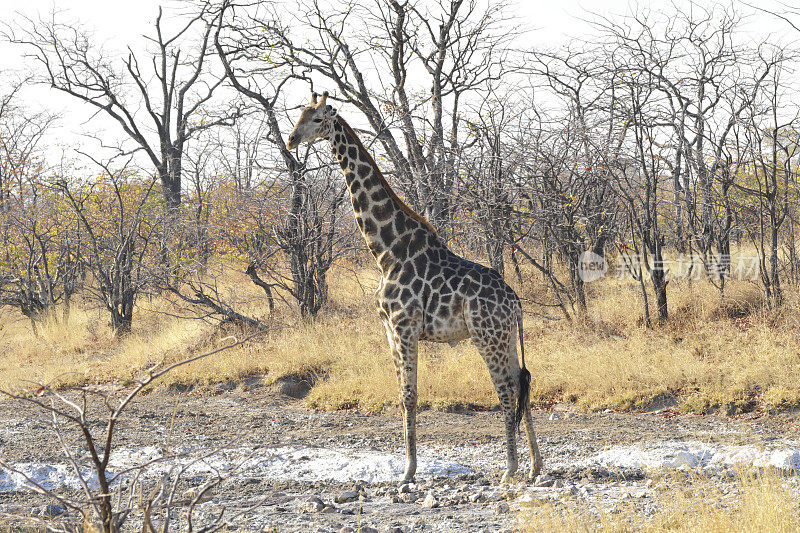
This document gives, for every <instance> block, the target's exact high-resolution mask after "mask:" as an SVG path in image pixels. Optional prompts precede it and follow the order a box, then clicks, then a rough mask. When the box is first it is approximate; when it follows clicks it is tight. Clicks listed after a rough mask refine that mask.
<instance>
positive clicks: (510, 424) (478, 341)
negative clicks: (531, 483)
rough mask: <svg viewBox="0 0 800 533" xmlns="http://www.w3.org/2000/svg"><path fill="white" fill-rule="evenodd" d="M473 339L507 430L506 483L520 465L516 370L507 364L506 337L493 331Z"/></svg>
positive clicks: (504, 478)
mask: <svg viewBox="0 0 800 533" xmlns="http://www.w3.org/2000/svg"><path fill="white" fill-rule="evenodd" d="M506 337H508V336H506ZM472 342H473V344H475V347H476V348H477V349H478V352H480V354H481V357H483V360H484V361H485V362H486V366H487V367H488V368H489V375H490V376H491V378H492V383H493V384H494V388H495V390H496V391H497V398H498V399H499V400H500V406H501V408H502V409H503V420H504V423H505V430H506V471H505V472H504V473H503V478H502V482H503V483H506V482H508V481H510V480H511V478H513V477H514V474H515V473H516V471H517V468H518V467H519V456H518V455H517V424H516V411H517V410H516V399H517V391H516V388H517V384H516V378H517V377H518V374H517V373H512V368H511V365H510V364H509V360H508V353H509V350H508V339H507V338H506V339H505V340H501V339H498V338H497V337H496V336H494V335H475V336H473V339H472ZM512 376H513V377H512Z"/></svg>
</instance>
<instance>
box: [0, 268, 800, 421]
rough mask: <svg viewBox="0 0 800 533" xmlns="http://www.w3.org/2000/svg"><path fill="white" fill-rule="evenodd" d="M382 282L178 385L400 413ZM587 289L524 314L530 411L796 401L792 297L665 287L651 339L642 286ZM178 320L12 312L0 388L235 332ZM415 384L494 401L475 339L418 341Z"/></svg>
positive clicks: (444, 398) (777, 405)
mask: <svg viewBox="0 0 800 533" xmlns="http://www.w3.org/2000/svg"><path fill="white" fill-rule="evenodd" d="M226 283H227V284H228V285H229V286H230V290H231V292H232V293H235V294H236V296H237V298H238V302H239V309H241V310H242V311H243V312H246V313H249V314H252V315H255V316H261V317H262V318H264V317H265V315H266V312H267V311H266V302H265V301H264V300H263V294H261V293H260V292H259V290H258V289H257V288H255V287H253V286H252V285H251V284H250V282H249V281H248V280H247V279H246V278H245V277H244V276H243V275H242V274H241V273H237V272H233V271H231V272H230V273H229V277H228V278H227V279H226ZM376 284H377V278H376V275H375V272H374V271H372V270H366V271H364V272H360V273H359V274H358V277H356V276H355V275H354V274H353V273H351V272H349V271H346V270H334V271H333V273H332V275H331V278H330V294H331V303H330V305H329V306H328V308H326V309H324V310H323V312H322V314H321V315H320V317H319V318H317V319H316V320H315V321H313V322H311V323H308V322H303V321H301V320H300V319H299V317H298V316H296V314H294V313H293V312H292V310H291V309H290V308H288V307H287V306H285V305H284V306H280V307H279V308H278V310H277V311H276V315H275V316H274V317H272V318H271V319H270V320H271V324H273V326H274V331H272V332H270V333H269V334H268V335H267V336H265V337H263V338H261V339H259V340H258V341H253V342H252V343H250V344H248V345H244V346H241V347H239V348H238V349H234V350H230V351H228V352H226V353H224V354H220V355H219V356H218V357H214V358H207V359H204V360H202V361H199V362H197V363H196V364H193V365H190V366H187V367H185V368H182V369H181V370H180V371H179V372H175V373H174V374H172V375H170V377H169V379H170V380H172V382H175V381H179V382H182V383H193V384H201V385H202V384H207V383H214V382H219V381H227V380H238V379H241V378H243V377H245V376H249V375H253V374H259V375H264V376H265V381H266V382H267V383H271V382H274V381H276V380H278V379H280V378H282V377H285V376H297V375H303V376H313V377H314V378H315V379H314V380H312V381H313V382H314V386H313V388H312V389H311V391H310V394H309V395H308V397H307V399H306V401H307V402H308V403H309V404H310V405H312V406H314V407H317V408H338V407H343V406H360V407H362V408H364V409H378V408H380V407H382V406H384V405H386V404H390V403H394V402H396V398H397V386H396V378H395V374H394V369H393V366H392V363H391V358H390V356H389V353H388V347H387V342H386V338H385V334H384V330H383V327H382V325H381V324H380V321H379V319H378V318H377V315H376V313H375V310H374V309H375V308H374V296H373V291H374V287H375V286H376ZM517 289H518V291H519V292H520V294H521V295H523V296H524V297H526V298H530V299H532V300H541V299H543V298H544V297H546V294H545V291H546V287H545V285H544V283H542V282H541V280H538V279H537V277H536V276H531V278H530V281H526V285H525V286H524V287H517ZM587 291H588V293H589V298H590V301H589V316H588V317H587V318H586V319H585V320H576V321H574V322H572V323H570V322H566V321H564V320H552V317H543V316H542V314H545V315H546V314H548V313H547V312H544V313H541V311H540V310H539V309H537V308H536V307H535V306H534V305H533V304H530V305H529V304H526V318H525V344H526V349H525V353H526V362H527V365H528V367H529V368H530V370H531V373H532V374H533V383H532V395H531V397H532V400H533V401H534V403H538V404H547V403H551V402H554V401H570V402H575V404H576V405H577V406H578V407H579V408H582V409H587V410H594V409H604V408H613V409H631V408H632V409H641V408H646V407H648V406H649V405H651V404H653V402H654V400H658V401H663V400H664V398H669V399H670V400H671V401H673V402H676V403H677V405H678V406H680V407H681V408H683V409H685V410H688V411H694V412H705V411H708V410H711V409H716V408H718V407H725V408H726V409H728V410H730V409H732V408H735V409H741V410H747V409H753V408H762V409H770V410H772V409H785V408H789V407H794V406H797V405H800V372H797V368H800V349H799V347H800V345H799V344H798V342H797V339H798V334H800V312H799V311H800V309H799V306H798V298H797V295H796V294H789V295H788V297H787V300H788V301H787V303H786V305H785V306H784V307H783V308H781V309H780V310H777V311H771V310H768V309H767V308H766V307H765V305H764V302H763V298H762V297H761V294H760V292H759V291H758V288H757V287H756V286H754V285H753V284H751V283H748V282H732V283H730V284H729V288H728V290H727V296H726V299H725V300H721V299H720V296H719V292H718V291H717V290H716V289H715V288H714V287H713V286H711V285H710V284H708V283H707V282H704V281H694V282H686V281H681V280H675V281H673V282H671V284H670V298H671V299H670V314H671V319H670V321H669V322H668V323H667V324H665V325H664V326H661V327H659V328H655V329H652V330H648V329H645V328H644V327H643V325H642V324H643V320H642V315H641V308H642V306H641V305H640V298H641V296H640V294H639V288H638V285H637V284H636V283H635V282H632V281H629V280H616V279H605V280H601V281H598V282H595V283H592V284H589V285H588V286H587ZM165 310H167V311H170V313H168V314H165V313H163V311H165ZM176 314H178V313H175V312H174V309H173V308H172V307H171V305H170V303H169V302H167V301H165V300H161V299H158V298H153V299H152V300H142V301H141V302H140V303H139V305H138V307H137V310H136V317H135V322H134V330H133V333H132V334H131V335H130V336H128V337H127V338H125V339H123V340H116V339H114V337H113V335H112V334H111V331H110V329H109V324H108V320H107V318H106V316H105V315H104V314H103V313H101V312H100V311H98V310H91V309H82V308H80V307H78V308H76V309H74V310H73V312H72V314H71V316H70V320H69V321H68V322H66V323H63V322H58V321H48V322H47V323H46V324H45V325H44V327H43V328H40V329H41V332H40V335H39V336H38V337H35V336H34V335H33V333H32V331H31V328H30V325H29V323H28V322H27V321H26V320H23V319H22V317H20V316H18V315H16V314H14V313H13V312H9V311H4V312H3V314H1V315H0V386H2V387H5V388H9V387H11V388H18V387H24V386H25V384H26V383H27V382H29V381H39V382H51V381H54V382H55V383H59V384H64V385H67V384H75V383H85V382H102V381H108V380H125V379H128V378H130V377H131V376H133V375H134V374H135V373H136V372H137V371H138V370H141V369H142V368H146V367H148V366H150V365H153V364H156V363H158V362H161V361H170V360H174V359H177V358H179V357H183V356H186V355H188V354H190V353H193V352H195V351H197V350H201V349H205V348H208V347H209V346H210V345H214V344H215V343H220V342H222V341H223V340H224V338H225V337H226V336H228V335H232V334H233V335H235V334H238V333H237V332H236V331H221V332H220V331H217V330H216V329H215V328H214V327H213V326H211V325H209V324H206V323H205V322H201V321H198V320H191V319H188V318H179V317H178V316H175V315H176ZM239 333H240V332H239ZM418 376H419V391H420V402H421V403H423V404H429V405H433V406H446V405H453V404H474V405H481V406H489V405H493V404H494V403H495V402H496V398H495V395H494V390H493V388H492V384H491V382H490V380H489V376H488V372H487V370H486V367H485V365H484V364H483V362H482V360H481V358H480V356H479V355H478V354H477V352H476V351H475V350H474V348H473V347H472V346H471V345H470V343H469V342H464V343H461V344H459V345H457V346H455V347H450V346H448V345H438V344H427V343H423V344H422V346H421V348H420V369H419V372H418ZM165 383H167V384H169V383H170V382H169V381H167V382H165Z"/></svg>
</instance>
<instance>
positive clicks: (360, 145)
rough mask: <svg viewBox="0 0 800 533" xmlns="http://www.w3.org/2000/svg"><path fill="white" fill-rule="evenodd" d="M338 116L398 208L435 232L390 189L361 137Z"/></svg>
mask: <svg viewBox="0 0 800 533" xmlns="http://www.w3.org/2000/svg"><path fill="white" fill-rule="evenodd" d="M338 118H339V122H341V124H342V127H343V128H344V129H345V130H346V131H347V132H349V133H350V135H352V136H353V139H355V142H356V144H358V146H359V147H360V148H361V151H362V152H363V153H364V155H365V156H366V158H367V162H368V163H369V164H370V165H372V169H373V170H374V171H375V173H376V174H377V176H378V179H379V180H381V183H382V184H383V186H384V188H385V189H386V192H387V193H389V197H390V198H391V199H392V200H394V201H395V202H397V205H399V206H400V209H401V210H403V211H405V213H406V214H407V215H408V216H410V217H411V218H413V219H415V220H417V221H418V222H420V223H421V224H422V225H423V226H425V227H427V228H428V229H429V230H431V231H432V232H433V233H434V234H435V233H436V229H435V228H434V227H433V226H432V225H431V223H430V222H428V220H427V219H426V218H425V217H424V216H422V215H420V214H419V213H417V212H416V211H414V210H413V209H411V208H410V207H408V205H407V204H406V203H405V202H404V201H403V200H401V199H400V197H399V196H397V193H396V192H394V189H392V187H391V185H389V182H388V181H386V178H384V177H383V172H381V169H380V168H378V164H377V163H375V160H374V159H373V158H372V154H370V153H369V151H368V150H367V149H366V148H365V147H364V144H363V143H362V142H361V139H360V138H359V137H358V135H357V134H356V132H355V131H354V130H353V128H351V127H350V124H348V123H347V122H346V121H345V120H344V119H343V118H342V117H341V116H339V117H338Z"/></svg>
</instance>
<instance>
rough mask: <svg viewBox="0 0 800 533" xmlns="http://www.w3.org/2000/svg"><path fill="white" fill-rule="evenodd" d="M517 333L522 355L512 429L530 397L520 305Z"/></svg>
mask: <svg viewBox="0 0 800 533" xmlns="http://www.w3.org/2000/svg"><path fill="white" fill-rule="evenodd" d="M517 334H518V335H519V351H520V355H521V356H522V357H521V359H522V361H521V362H522V364H521V365H520V367H521V368H520V371H519V394H517V413H516V416H515V417H514V429H515V430H517V429H519V423H520V422H521V421H522V415H523V414H524V413H525V408H526V407H527V406H528V402H529V401H530V397H531V373H530V372H528V369H527V368H525V343H524V340H523V336H522V307H521V306H520V308H519V311H517Z"/></svg>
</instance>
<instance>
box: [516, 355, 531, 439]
mask: <svg viewBox="0 0 800 533" xmlns="http://www.w3.org/2000/svg"><path fill="white" fill-rule="evenodd" d="M530 396H531V373H530V372H528V369H527V368H525V367H522V369H521V370H520V371H519V394H518V395H517V414H516V416H515V417H514V429H519V424H520V422H522V415H523V413H525V407H527V405H528V401H529V400H530Z"/></svg>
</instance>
